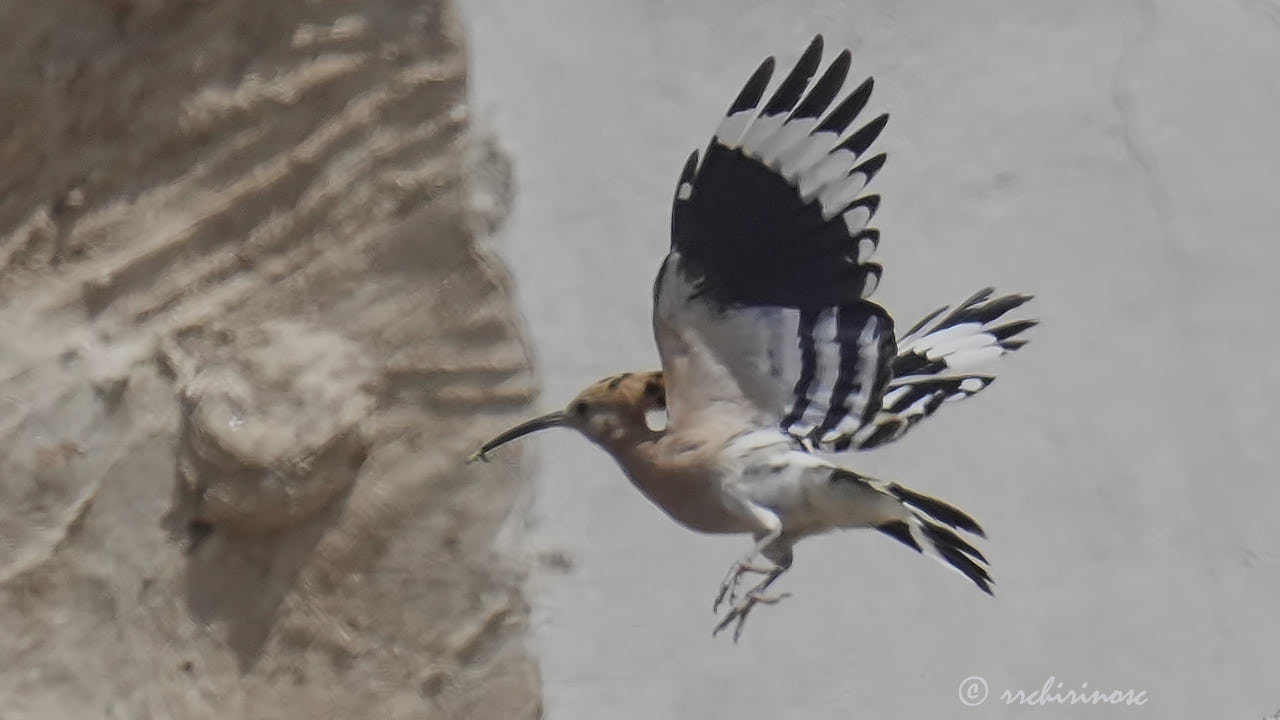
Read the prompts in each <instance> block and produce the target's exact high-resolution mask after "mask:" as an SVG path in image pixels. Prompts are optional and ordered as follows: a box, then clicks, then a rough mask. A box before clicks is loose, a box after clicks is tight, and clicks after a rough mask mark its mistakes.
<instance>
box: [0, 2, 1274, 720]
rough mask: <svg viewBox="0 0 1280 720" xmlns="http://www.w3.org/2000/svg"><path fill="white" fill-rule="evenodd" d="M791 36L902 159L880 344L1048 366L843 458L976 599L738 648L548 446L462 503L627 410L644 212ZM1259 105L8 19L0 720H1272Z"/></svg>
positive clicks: (784, 13) (845, 42) (391, 19)
mask: <svg viewBox="0 0 1280 720" xmlns="http://www.w3.org/2000/svg"><path fill="white" fill-rule="evenodd" d="M819 32H821V33H823V34H824V35H825V37H826V40H827V48H828V57H832V56H834V54H835V53H836V52H838V50H839V49H840V48H843V47H848V48H850V49H851V50H852V51H853V54H854V66H853V68H854V69H853V71H852V73H851V74H852V75H853V76H854V77H855V78H859V79H860V78H861V77H862V76H865V75H873V76H874V77H875V78H876V91H875V95H874V97H873V99H872V104H871V108H870V111H872V112H879V111H888V112H890V113H891V114H892V119H891V121H890V124H889V126H888V128H887V130H886V131H885V133H884V134H883V135H882V136H881V139H880V140H879V141H878V147H879V148H880V149H881V150H884V151H887V152H888V153H889V163H888V164H887V165H886V167H885V169H884V170H883V171H882V172H881V173H880V175H878V176H877V178H876V180H875V183H874V186H873V187H874V189H875V191H876V192H879V193H880V194H881V195H882V196H883V202H882V204H881V208H880V211H879V213H878V215H877V218H876V223H875V224H876V225H877V226H878V227H879V228H880V229H881V231H882V237H883V240H882V243H881V246H880V250H879V252H878V261H879V262H881V263H883V264H884V266H885V275H884V278H883V281H882V283H881V288H880V290H879V291H878V293H877V299H878V300H879V301H880V302H881V303H882V304H883V305H884V306H885V307H886V308H887V309H889V311H890V312H891V313H893V314H894V316H895V317H896V318H897V319H898V321H899V323H900V324H901V323H906V324H908V325H909V324H910V323H912V322H914V320H915V319H917V318H918V317H919V316H921V315H923V314H925V313H926V312H928V311H930V310H932V309H934V308H935V307H938V306H940V305H943V304H947V303H954V302H956V301H959V300H961V299H963V298H964V297H966V296H968V295H969V294H970V293H971V292H972V291H974V290H976V289H978V288H980V287H983V286H986V285H995V286H996V287H998V288H999V289H1000V290H1002V291H1008V292H1030V293H1034V294H1036V296H1037V299H1036V300H1035V302H1034V303H1033V304H1032V305H1030V306H1028V308H1029V312H1030V313H1032V314H1034V315H1037V316H1038V317H1040V318H1041V319H1042V321H1043V324H1042V325H1041V326H1040V327H1038V328H1036V329H1035V330H1034V331H1033V336H1032V340H1033V341H1032V343H1031V344H1030V345H1029V346H1028V347H1027V348H1025V349H1024V350H1022V351H1020V352H1019V353H1017V354H1016V355H1014V356H1011V357H1008V358H1005V359H1003V360H1002V361H1001V362H1000V365H999V367H996V368H994V370H995V371H996V372H997V373H998V374H999V376H1000V380H999V382H997V383H995V385H993V386H992V387H991V388H990V389H989V390H987V391H986V392H984V393H983V394H982V395H981V396H980V397H979V398H978V399H975V400H973V401H971V402H967V403H962V404H959V405H955V406H952V407H949V408H948V409H947V410H946V411H945V412H941V413H939V414H938V415H937V416H936V417H935V418H934V419H932V420H930V421H929V422H928V423H926V424H924V425H922V426H921V427H919V428H917V429H915V430H913V431H912V432H911V433H910V434H909V435H908V436H907V437H906V438H904V439H903V440H902V441H900V442H897V443H893V444H890V445H888V446H886V447H884V448H882V449H879V450H876V451H874V452H869V453H864V454H859V455H854V456H848V457H846V458H845V461H846V462H848V463H849V464H850V465H851V466H852V467H855V468H857V469H858V470H860V471H862V472H866V473H869V474H874V475H878V476H881V477H884V478H889V479H893V480H897V481H899V482H902V483H904V484H906V485H909V486H911V487H913V488H916V489H919V490H921V491H925V492H928V493H931V494H936V495H938V496H940V497H943V498H946V499H947V500H949V501H952V502H954V503H956V504H957V505H959V506H960V507H963V508H964V509H966V510H968V511H970V512H971V513H972V514H974V516H975V517H977V518H978V519H979V520H980V521H981V522H982V523H983V525H984V526H985V527H986V529H987V531H988V534H989V536H990V540H989V541H988V542H986V543H985V544H984V545H983V547H982V549H983V550H984V552H985V553H986V554H987V556H988V557H989V558H990V560H991V561H992V571H993V575H994V576H995V579H996V583H997V585H996V595H995V598H994V599H993V598H989V597H986V596H985V595H983V594H981V593H978V592H975V591H974V590H973V588H972V587H970V586H969V585H968V584H967V583H965V582H963V581H962V580H961V579H959V578H957V577H956V576H954V575H953V574H951V573H947V572H943V571H941V570H940V569H939V568H938V567H937V566H936V565H935V564H934V563H931V562H926V561H923V560H921V559H919V558H917V557H915V556H914V555H913V554H912V553H910V552H908V551H907V550H905V549H904V548H902V547H900V546H898V545H897V544H895V543H893V542H891V541H889V540H888V539H886V538H883V537H880V536H878V535H875V534H872V533H844V534H838V535H832V536H828V537H823V538H818V539H813V540H807V541H806V542H804V543H803V544H801V545H800V546H799V547H798V549H797V557H796V565H795V567H794V569H793V570H792V571H791V572H790V573H789V574H788V575H787V576H786V577H785V578H784V580H783V581H781V583H782V585H781V586H780V589H781V590H786V591H789V592H791V593H792V594H793V595H792V597H791V598H789V599H788V600H787V601H786V602H784V603H782V604H780V605H778V606H776V607H771V608H764V609H762V610H761V611H759V612H757V613H755V614H753V616H752V618H751V621H750V622H749V623H748V627H747V629H746V632H745V634H744V636H743V638H742V641H741V642H740V643H739V644H738V645H737V646H735V645H733V643H732V642H730V641H729V639H728V638H725V637H720V638H717V639H714V640H713V639H712V638H711V637H710V631H711V629H712V627H713V625H714V621H715V617H714V616H713V615H712V614H711V612H710V607H711V600H712V597H713V594H714V590H715V588H716V584H717V582H718V581H719V579H720V577H721V575H722V573H723V572H724V569H725V567H726V564H727V563H729V562H731V561H732V560H733V559H736V558H737V557H738V556H739V555H740V554H741V553H742V552H743V551H744V549H745V544H744V543H745V542H746V541H745V539H743V538H723V537H719V538H717V537H705V536H699V535H695V534H693V533H690V532H689V531H687V530H684V529H682V528H680V527H678V526H676V525H675V524H673V523H672V522H671V521H670V520H668V519H667V518H666V517H664V516H663V515H662V514H661V513H660V512H659V511H657V510H655V509H654V508H652V507H649V506H648V504H647V503H646V501H645V500H644V499H643V498H642V497H641V496H640V495H639V494H638V493H637V492H636V491H635V490H634V489H632V488H631V487H630V486H629V485H628V484H627V483H626V481H625V480H624V479H623V477H622V475H621V473H620V471H619V470H618V469H617V468H616V467H615V466H614V464H613V462H612V461H611V460H610V459H609V458H608V457H607V456H606V455H605V454H604V453H603V452H602V451H600V450H598V449H596V448H594V447H592V446H590V445H589V444H588V443H587V442H586V441H584V440H583V439H581V438H580V437H577V436H575V435H572V434H570V433H545V434H541V435H539V436H536V437H532V438H529V439H527V440H525V441H523V442H521V443H520V444H519V445H516V446H512V447H508V448H504V449H503V450H502V451H500V452H499V453H498V454H497V456H496V457H495V461H494V462H493V463H491V464H489V465H484V466H481V465H467V464H466V462H465V459H466V457H467V455H468V454H469V453H470V452H471V451H472V450H473V449H474V448H475V447H476V446H477V445H478V443H479V442H480V441H482V440H484V439H485V438H486V437H487V436H488V435H490V434H492V433H493V432H495V431H497V430H500V429H502V428H503V427H506V426H507V425H508V424H510V423H511V422H513V421H515V420H518V419H520V418H523V417H526V416H528V415H531V414H533V413H536V412H543V411H546V410H550V409H553V408H558V407H560V406H561V405H563V403H564V402H566V401H567V400H568V399H569V398H570V397H571V396H572V395H573V394H574V393H576V392H577V391H578V390H579V389H580V388H581V387H582V386H585V385H586V384H588V383H590V382H592V381H594V380H595V379H597V378H599V377H601V376H604V375H607V374H610V373H615V372H618V371H622V370H636V369H647V368H652V367H656V366H657V356H656V351H655V350H654V347H653V343H652V339H651V333H650V328H649V313H650V301H651V283H652V278H653V275H654V273H655V272H656V269H657V264H658V262H659V260H660V259H661V257H662V256H663V255H664V254H665V252H666V250H667V245H668V239H667V230H668V227H669V208H670V205H669V203H670V199H671V196H672V193H673V191H674V186H675V180H676V176H677V174H678V171H679V168H680V166H681V164H682V163H683V161H684V159H685V157H686V156H687V155H688V153H689V151H690V150H691V149H693V148H696V147H701V146H703V145H704V144H705V143H706V141H707V139H708V137H709V135H710V133H711V132H712V130H713V129H714V128H715V126H716V124H717V123H718V121H719V118H720V116H721V115H722V113H723V112H724V110H725V109H726V108H727V106H728V103H729V102H730V100H731V99H732V98H733V96H734V95H735V94H736V93H737V91H738V89H739V88H740V87H741V84H742V83H743V82H744V81H745V79H746V77H747V76H748V75H749V73H750V72H751V70H753V69H754V68H755V66H756V65H757V64H758V63H759V62H760V60H761V59H762V58H763V57H765V56H766V55H770V54H773V55H776V56H777V57H778V60H779V61H780V64H782V65H788V64H790V63H791V62H793V61H794V59H795V58H796V57H797V56H798V54H799V53H800V51H801V50H803V48H804V47H805V45H806V43H807V42H808V40H809V39H810V38H811V37H812V36H813V35H814V34H815V33H819ZM1276 67H1280V3H1277V2H1274V0H1238V1H1237V2H1231V3H1220V4H1206V3H1195V2H1190V1H1189V0H1178V1H1172V0H1170V1H1168V2H1160V1H1158V0H1146V1H1142V0H1140V1H1135V2H1115V1H1114V0H1106V1H1105V2H1104V1H1102V0H1096V1H1093V0H1086V1H1084V2H1072V3H1066V2H1056V3H1039V4H1027V3H1018V2H1012V1H1006V2H996V1H994V0H991V1H989V0H980V1H979V2H974V3H966V4H964V5H963V6H961V5H954V4H943V3H927V4H926V3H917V4H913V5H903V4H902V3H897V2H891V1H890V0H870V1H867V2H851V1H849V0H809V1H808V2H805V3H803V4H801V5H797V4H795V3H790V4H782V3H765V2H755V1H752V2H743V1H741V0H707V1H706V2H698V3H686V2H676V1H675V0H640V1H636V0H600V1H598V2H593V3H571V2H567V1H565V0H524V1H522V2H506V1H503V0H456V2H454V3H449V2H444V1H443V0H439V1H431V0H415V1H413V2H410V1H407V0H366V2H359V3H357V2H350V1H349V0H315V1H312V2H305V3H304V2H269V3H262V2H248V0H227V1H224V2H218V3H212V2H206V1H202V0H178V1H177V2H160V1H159V0H115V1H113V2H101V1H94V2H89V1H88V0H51V1H50V2H45V3H38V4H32V3H14V2H10V3H0V97H3V98H4V99H5V101H6V108H7V111H6V112H5V113H3V114H0V168H3V169H4V172H3V173H0V718H3V719H4V720H14V719H26V718H40V719H44V718H65V717H108V718H149V717H155V718H170V717H177V718H203V717H245V718H294V717H334V718H357V717H358V718H364V717H369V718H375V717H376V718H422V717H459V718H463V717H465V718H533V717H539V716H543V715H545V716H546V717H548V718H584V719H585V718H598V717H609V718H637V719H639V718H645V719H648V718H661V717H676V718H683V717H698V718H702V717H770V718H797V719H798V718H826V717H832V718H836V717H840V718H843V717H862V716H868V717H897V716H905V715H909V714H910V715H925V714H935V715H942V716H951V715H959V714H962V713H964V714H970V715H973V716H975V717H991V718H1024V717H1081V716H1087V717H1098V718H1113V717H1114V718H1122V717H1162V718H1168V717H1188V718H1191V717H1227V716H1231V717H1246V718H1262V717H1264V716H1266V715H1268V714H1269V713H1272V712H1274V711H1276V709H1277V708H1280V686H1278V685H1277V683H1276V672H1275V670H1276V657H1277V652H1278V648H1280V624H1277V623H1276V622H1275V620H1274V618H1275V611H1274V606H1275V599H1276V597H1277V596H1278V591H1280V530H1277V529H1276V525H1275V521H1274V517H1275V513H1276V508H1277V507H1280V490H1278V489H1277V486H1276V482H1275V478H1276V476H1277V472H1276V471H1277V469H1280V468H1278V467H1277V465H1280V462H1277V460H1276V459H1275V452H1274V450H1273V445H1274V442H1275V438H1276V437H1278V436H1280V427H1278V425H1280V421H1278V419H1277V414H1276V413H1275V412H1274V411H1273V410H1272V395H1273V394H1274V388H1275V387H1277V385H1278V381H1280V369H1277V368H1276V365H1275V363H1274V362H1273V361H1272V359H1271V358H1270V357H1269V353H1270V352H1272V351H1274V350H1275V349H1276V348H1275V345H1276V343H1275V339H1274V337H1273V335H1274V333H1273V332H1272V328H1271V324H1272V323H1271V322H1270V315H1271V313H1272V310H1273V309H1274V308H1275V307H1277V304H1278V301H1280V289H1278V288H1277V287H1276V285H1275V283H1274V282H1273V279H1272V276H1273V274H1274V273H1273V271H1272V267H1271V265H1272V263H1273V262H1274V261H1275V260H1276V259H1277V258H1278V257H1280V255H1278V253H1277V251H1276V249H1275V241H1276V231H1275V228H1276V227H1277V226H1278V225H1280V206H1278V205H1277V203H1276V202H1275V201H1274V196H1275V195H1276V194H1277V191H1278V190H1280V164H1278V163H1277V162H1276V161H1275V158H1276V152H1277V150H1276V141H1275V131H1274V128H1275V127H1277V126H1280V93H1278V92H1277V90H1276V83H1275V81H1274V69H1275V68H1276ZM972 678H978V679H980V680H981V683H980V684H979V683H976V682H975V681H973V680H972ZM967 680H968V681H969V682H968V683H967V684H965V683H966V681H967ZM1056 683H1061V684H1062V685H1061V687H1060V688H1055V685H1056ZM1046 684H1048V685H1049V687H1051V688H1054V689H1056V691H1057V692H1063V691H1065V690H1081V689H1084V690H1087V691H1091V690H1094V689H1097V690H1101V691H1104V692H1110V691H1112V690H1121V691H1125V690H1133V691H1134V692H1135V693H1137V692H1142V693H1145V695H1143V697H1145V699H1146V703H1145V704H1144V705H1141V706H1118V707H1117V706H1091V707H1079V706H1075V707H1070V708H1067V707H1063V706H1058V705H1054V704H1045V705H1041V706H1035V707H1032V706H1027V705H1020V704H1017V703H1016V702H1015V703H1013V704H1010V703H1008V702H1006V701H1005V700H1003V699H1001V697H1000V696H1001V694H1002V693H1005V692H1006V691H1008V692H1010V693H1016V692H1018V691H1020V690H1021V691H1024V692H1025V693H1031V692H1032V691H1036V690H1040V689H1041V688H1043V687H1045V686H1046ZM962 685H963V686H964V690H963V691H962ZM973 687H983V688H986V691H987V694H986V695H985V696H984V695H982V693H977V694H974V693H973V690H972V688H973ZM969 705H976V707H969Z"/></svg>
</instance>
